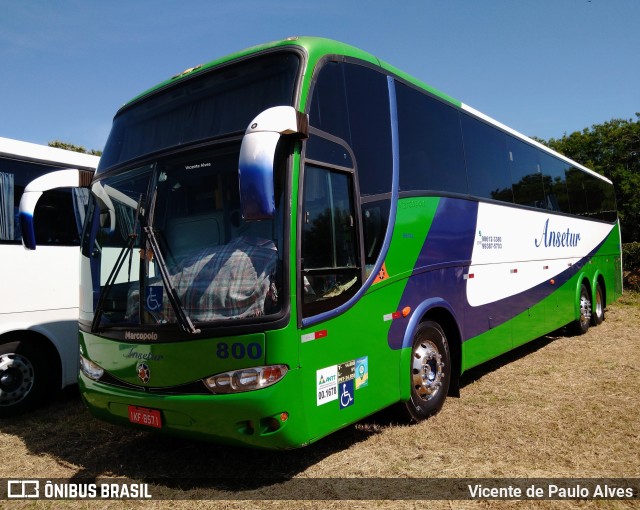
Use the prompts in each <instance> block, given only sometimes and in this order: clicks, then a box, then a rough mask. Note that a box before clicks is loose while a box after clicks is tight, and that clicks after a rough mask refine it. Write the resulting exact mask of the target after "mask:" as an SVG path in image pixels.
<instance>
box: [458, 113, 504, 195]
mask: <svg viewBox="0 0 640 510" xmlns="http://www.w3.org/2000/svg"><path fill="white" fill-rule="evenodd" d="M461 120H462V138H463V141H464V155H465V159H466V162H467V175H468V179H469V194H471V195H475V196H477V197H481V198H491V199H493V200H502V201H504V202H513V191H512V189H511V176H510V175H509V166H508V162H509V158H508V153H507V146H506V145H507V141H506V135H505V134H504V133H502V132H501V131H498V130H497V129H494V128H493V127H491V126H489V125H488V124H485V123H484V122H482V121H479V120H476V119H474V118H473V117H470V116H469V115H464V114H463V115H462V116H461Z"/></svg>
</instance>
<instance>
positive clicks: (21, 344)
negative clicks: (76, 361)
mask: <svg viewBox="0 0 640 510" xmlns="http://www.w3.org/2000/svg"><path fill="white" fill-rule="evenodd" d="M50 376H51V372H50V370H49V369H48V365H47V362H46V359H45V357H44V355H43V353H42V352H41V351H40V350H38V349H37V347H36V346H35V345H34V344H33V343H32V342H29V341H28V340H21V341H16V342H8V343H5V344H2V345H0V417H7V416H15V415H17V414H20V413H22V412H24V411H27V410H29V409H31V408H33V407H34V406H35V405H36V404H38V403H39V402H40V401H41V400H42V398H43V397H44V396H45V394H46V392H47V390H48V388H49V387H50V384H51V382H52V381H51V380H50V379H51V377H50Z"/></svg>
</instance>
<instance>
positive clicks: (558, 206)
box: [540, 153, 571, 213]
mask: <svg viewBox="0 0 640 510" xmlns="http://www.w3.org/2000/svg"><path fill="white" fill-rule="evenodd" d="M540 162H541V166H542V181H543V185H544V196H545V203H546V208H547V209H550V210H553V211H561V212H564V213H570V212H571V209H570V208H569V195H568V193H567V180H566V177H565V170H566V168H567V166H568V164H567V163H565V162H564V161H562V160H560V159H557V158H554V157H553V156H550V155H548V154H544V153H541V154H540Z"/></svg>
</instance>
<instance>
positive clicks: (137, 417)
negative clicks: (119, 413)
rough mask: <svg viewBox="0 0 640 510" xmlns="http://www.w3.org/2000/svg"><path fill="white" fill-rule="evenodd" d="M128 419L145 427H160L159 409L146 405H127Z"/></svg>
mask: <svg viewBox="0 0 640 510" xmlns="http://www.w3.org/2000/svg"><path fill="white" fill-rule="evenodd" d="M129 421H130V422H131V423H137V424H139V425H146V426H147V427H155V428H157V429H160V428H162V419H161V417H160V411H158V410H157V409H147V408H146V407H136V406H129Z"/></svg>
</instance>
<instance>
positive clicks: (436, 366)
mask: <svg viewBox="0 0 640 510" xmlns="http://www.w3.org/2000/svg"><path fill="white" fill-rule="evenodd" d="M410 369H411V398H410V399H409V401H407V402H406V403H405V406H406V411H407V414H408V415H409V418H410V419H411V420H412V421H414V422H418V421H421V420H424V419H425V418H428V417H429V416H432V415H434V414H435V413H437V412H438V411H439V410H440V408H441V407H442V405H443V404H444V400H445V398H447V392H448V391H449V382H450V380H451V355H450V353H449V344H448V343H447V336H446V335H445V333H444V331H443V330H442V328H441V327H440V325H439V324H438V323H437V322H431V321H426V322H423V323H421V324H420V325H419V326H418V329H417V330H416V334H415V336H414V339H413V348H412V351H411V367H410Z"/></svg>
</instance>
